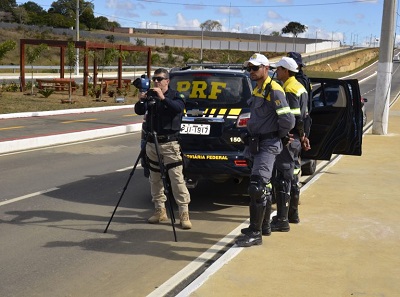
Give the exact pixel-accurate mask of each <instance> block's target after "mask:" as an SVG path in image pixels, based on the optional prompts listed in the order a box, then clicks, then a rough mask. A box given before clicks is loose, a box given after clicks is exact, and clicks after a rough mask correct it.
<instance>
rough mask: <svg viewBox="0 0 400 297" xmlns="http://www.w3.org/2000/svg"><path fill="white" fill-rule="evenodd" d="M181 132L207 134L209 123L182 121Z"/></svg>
mask: <svg viewBox="0 0 400 297" xmlns="http://www.w3.org/2000/svg"><path fill="white" fill-rule="evenodd" d="M181 134H194V135H209V134H210V125H203V124H184V123H182V124H181Z"/></svg>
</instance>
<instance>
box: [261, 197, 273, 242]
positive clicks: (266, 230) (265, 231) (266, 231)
mask: <svg viewBox="0 0 400 297" xmlns="http://www.w3.org/2000/svg"><path fill="white" fill-rule="evenodd" d="M271 206H272V201H271V199H267V201H266V205H265V213H264V219H263V222H262V227H261V233H262V235H265V236H270V235H271V223H270V217H271Z"/></svg>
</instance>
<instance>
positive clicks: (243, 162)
mask: <svg viewBox="0 0 400 297" xmlns="http://www.w3.org/2000/svg"><path fill="white" fill-rule="evenodd" d="M234 163H235V166H237V167H246V166H248V164H247V161H246V160H235V161H234Z"/></svg>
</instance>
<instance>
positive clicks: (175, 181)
mask: <svg viewBox="0 0 400 297" xmlns="http://www.w3.org/2000/svg"><path fill="white" fill-rule="evenodd" d="M159 153H160V156H161V159H162V162H163V164H164V166H166V165H168V164H171V163H175V162H179V161H182V157H181V151H180V146H179V143H178V142H177V141H171V142H167V143H160V144H159ZM146 154H147V157H148V158H149V159H150V160H151V161H152V162H157V163H158V158H157V152H156V149H155V144H154V143H151V142H147V144H146ZM151 167H153V168H156V169H160V168H159V166H157V165H155V164H151ZM168 176H169V179H170V181H171V189H172V194H173V196H174V198H175V201H176V203H177V204H178V206H179V212H180V213H181V212H183V211H189V209H188V204H189V203H190V194H189V190H188V189H187V187H186V183H185V179H184V176H183V166H182V165H180V166H176V167H173V168H171V169H169V170H168ZM149 180H150V187H151V196H152V201H153V203H154V206H155V208H159V207H165V202H166V201H167V197H166V196H165V194H164V184H163V181H162V179H161V174H160V172H155V171H152V170H150V178H149Z"/></svg>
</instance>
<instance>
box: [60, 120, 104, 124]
mask: <svg viewBox="0 0 400 297" xmlns="http://www.w3.org/2000/svg"><path fill="white" fill-rule="evenodd" d="M92 121H97V119H82V120H73V121H65V122H61V124H70V123H77V122H92Z"/></svg>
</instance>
